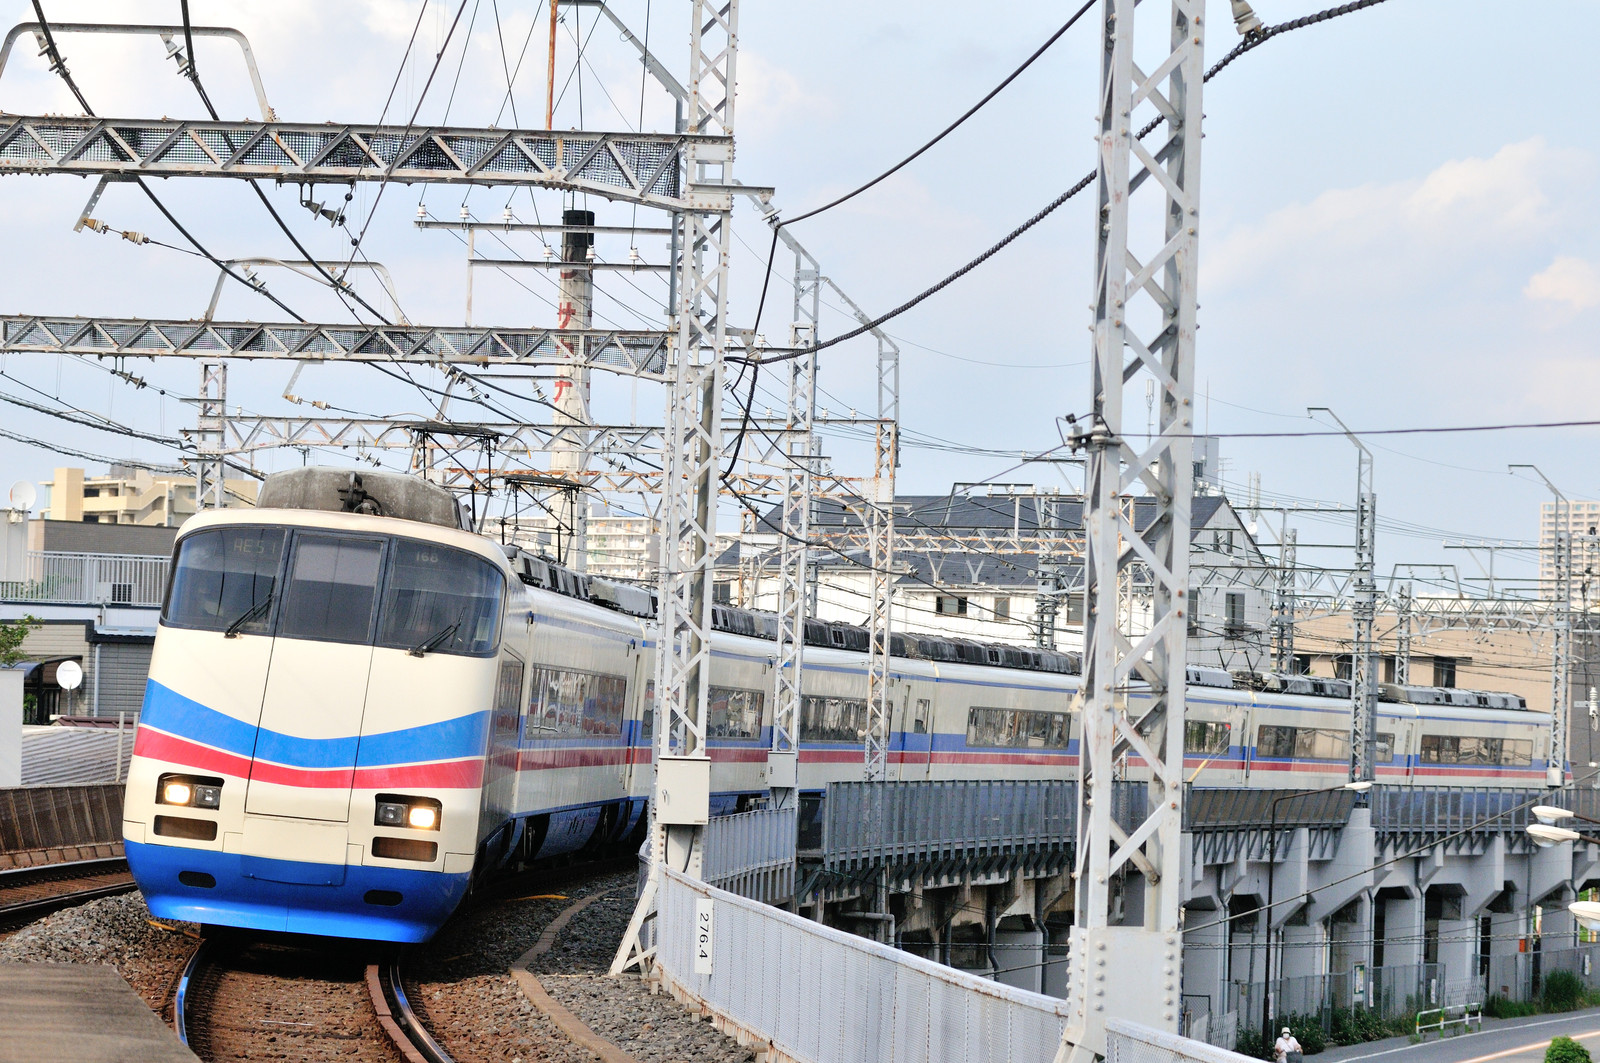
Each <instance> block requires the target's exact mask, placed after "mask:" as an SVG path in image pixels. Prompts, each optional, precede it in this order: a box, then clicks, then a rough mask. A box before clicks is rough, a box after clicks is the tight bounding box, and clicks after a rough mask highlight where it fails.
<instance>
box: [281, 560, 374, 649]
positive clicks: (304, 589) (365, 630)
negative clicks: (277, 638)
mask: <svg viewBox="0 0 1600 1063" xmlns="http://www.w3.org/2000/svg"><path fill="white" fill-rule="evenodd" d="M382 571H383V540H381V539H352V538H348V537H346V536H342V535H307V534H304V533H301V534H299V535H296V536H295V544H294V563H293V564H292V565H291V566H290V569H289V586H288V587H287V588H286V590H285V593H284V597H283V616H282V619H280V620H279V621H278V634H280V635H284V636H286V637H288V638H292V639H317V640H319V641H322V642H371V641H372V606H373V603H374V601H375V600H376V598H377V597H378V576H379V575H380V574H381V573H382Z"/></svg>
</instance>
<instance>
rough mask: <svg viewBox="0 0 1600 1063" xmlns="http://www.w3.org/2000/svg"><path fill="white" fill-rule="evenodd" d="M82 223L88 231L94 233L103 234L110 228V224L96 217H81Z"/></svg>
mask: <svg viewBox="0 0 1600 1063" xmlns="http://www.w3.org/2000/svg"><path fill="white" fill-rule="evenodd" d="M83 224H84V226H85V227H86V228H87V229H88V230H89V231H90V232H95V233H102V234H103V233H105V232H106V231H107V230H108V229H110V226H108V225H107V224H106V223H105V222H103V221H100V220H99V219H98V218H85V219H83Z"/></svg>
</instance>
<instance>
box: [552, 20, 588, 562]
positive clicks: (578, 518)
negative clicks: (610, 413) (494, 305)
mask: <svg viewBox="0 0 1600 1063" xmlns="http://www.w3.org/2000/svg"><path fill="white" fill-rule="evenodd" d="M550 6H551V8H552V10H553V9H554V8H555V4H554V3H553V2H552V3H551V5H550ZM561 224H562V226H563V231H562V233H561V289H560V294H559V295H558V297H557V302H556V327H557V328H558V329H584V330H587V329H589V328H590V327H592V326H593V324H594V271H593V270H592V269H590V268H589V259H590V257H591V256H592V255H593V254H594V212H593V211H591V210H568V211H565V212H563V213H562V215H561ZM574 353H575V352H571V351H570V348H569V357H568V359H567V360H566V361H564V362H562V363H561V365H560V368H559V369H558V370H557V373H556V380H555V403H554V405H555V425H556V427H557V428H572V429H574V430H573V431H570V432H565V433H562V435H561V439H562V443H561V445H560V446H558V447H556V448H555V449H552V450H551V451H550V471H551V472H552V473H553V474H555V475H556V476H559V477H562V478H564V479H568V480H571V481H572V486H571V487H570V488H567V489H565V490H562V491H560V492H558V493H557V496H556V527H557V528H558V529H560V530H561V531H564V532H565V533H566V534H565V537H564V546H565V550H564V551H563V552H562V555H561V563H562V564H564V565H566V566H567V567H568V568H571V569H574V570H576V571H578V572H587V571H588V569H589V500H588V498H587V497H586V496H585V494H584V491H583V481H582V476H583V473H584V472H586V471H587V469H588V464H589V461H588V457H589V455H588V433H587V432H584V431H582V430H581V427H580V426H582V425H587V424H589V423H591V421H592V420H593V418H592V416H591V414H590V412H589V367H588V366H586V365H584V364H583V362H582V360H581V359H579V358H577V357H573V356H572V354H574Z"/></svg>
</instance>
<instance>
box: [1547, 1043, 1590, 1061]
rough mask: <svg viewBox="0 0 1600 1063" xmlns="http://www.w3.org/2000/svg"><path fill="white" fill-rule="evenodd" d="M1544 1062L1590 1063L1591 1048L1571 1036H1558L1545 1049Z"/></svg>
mask: <svg viewBox="0 0 1600 1063" xmlns="http://www.w3.org/2000/svg"><path fill="white" fill-rule="evenodd" d="M1544 1063H1589V1050H1588V1049H1587V1048H1585V1047H1583V1046H1582V1045H1580V1044H1579V1043H1578V1042H1576V1041H1574V1040H1573V1039H1572V1038H1570V1037H1557V1038H1556V1039H1555V1040H1553V1041H1551V1042H1550V1047H1549V1048H1547V1049H1545V1050H1544Z"/></svg>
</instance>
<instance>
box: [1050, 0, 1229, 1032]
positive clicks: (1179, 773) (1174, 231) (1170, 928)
mask: <svg viewBox="0 0 1600 1063" xmlns="http://www.w3.org/2000/svg"><path fill="white" fill-rule="evenodd" d="M1143 10H1144V12H1145V16H1146V20H1145V21H1146V25H1145V28H1144V30H1143V39H1144V44H1145V47H1144V48H1143V49H1142V51H1141V54H1140V59H1139V62H1138V63H1135V61H1134V33H1135V23H1136V21H1137V20H1136V17H1135V15H1136V7H1135V0H1105V4H1104V8H1103V18H1102V19H1101V20H1100V26H1101V30H1102V40H1101V45H1102V49H1101V57H1102V58H1101V66H1100V91H1099V93H1098V95H1097V97H1096V99H1097V101H1098V114H1097V116H1096V118H1097V123H1098V128H1097V131H1096V143H1097V169H1098V174H1097V190H1098V199H1097V203H1096V210H1095V215H1094V235H1095V269H1094V273H1093V276H1094V277H1095V290H1094V296H1093V303H1092V306H1093V313H1094V318H1093V325H1092V328H1093V333H1094V357H1093V370H1092V376H1091V386H1092V395H1091V400H1092V401H1091V403H1090V407H1089V409H1090V414H1089V417H1088V419H1087V420H1078V421H1075V422H1074V423H1073V430H1072V443H1073V445H1074V447H1075V448H1081V449H1082V450H1084V451H1085V452H1086V457H1087V463H1086V466H1085V489H1084V516H1083V524H1084V532H1085V541H1086V549H1085V555H1084V571H1085V597H1084V602H1085V610H1084V655H1083V660H1084V668H1083V686H1082V690H1083V695H1082V696H1083V706H1082V713H1083V717H1082V720H1083V722H1082V739H1081V742H1080V746H1079V750H1080V753H1079V776H1080V782H1079V784H1078V843H1077V854H1076V867H1075V876H1074V878H1075V880H1076V903H1075V915H1076V925H1075V926H1074V927H1073V931H1072V950H1071V954H1070V955H1071V959H1070V970H1069V974H1068V985H1069V994H1068V1000H1069V1001H1070V1008H1071V1011H1070V1013H1069V1015H1068V1017H1067V1022H1066V1028H1065V1030H1064V1031H1063V1035H1062V1043H1061V1047H1060V1050H1059V1051H1058V1052H1057V1055H1056V1058H1057V1060H1058V1061H1059V1060H1073V1061H1080V1060H1087V1059H1089V1058H1091V1057H1093V1056H1096V1055H1104V1054H1105V1048H1106V1041H1105V1024H1106V1019H1107V1018H1109V1017H1111V1016H1127V1017H1129V1018H1135V1017H1136V1018H1137V1019H1138V1021H1140V1022H1143V1023H1146V1024H1148V1025H1151V1026H1155V1027H1157V1028H1160V1029H1163V1030H1165V1031H1167V1032H1169V1033H1175V1032H1176V1031H1177V1028H1178V1011H1179V993H1180V985H1179V978H1180V976H1179V969H1180V966H1181V964H1182V952H1183V934H1182V930H1181V928H1180V926H1179V921H1178V916H1179V905H1180V903H1181V900H1182V896H1181V895H1182V890H1183V845H1182V836H1181V833H1180V832H1181V831H1182V826H1183V821H1182V802H1183V729H1184V727H1183V725H1184V712H1185V694H1186V682H1187V635H1188V616H1189V610H1190V606H1191V604H1192V603H1191V602H1190V601H1189V535H1190V525H1191V519H1190V506H1191V501H1192V499H1193V494H1194V467H1193V463H1192V455H1193V442H1192V440H1193V436H1194V434H1195V424H1194V358H1195V313H1196V309H1197V307H1196V271H1197V269H1198V258H1197V255H1198V251H1199V232H1200V146H1201V139H1200V137H1201V130H1200V124H1201V100H1200V96H1201V84H1202V78H1203V76H1204V74H1205V66H1204V62H1205V49H1204V39H1205V30H1206V28H1207V27H1206V26H1205V3H1204V0H1173V3H1172V4H1171V5H1161V6H1160V8H1159V9H1158V7H1157V5H1155V4H1145V5H1143ZM1145 71H1152V73H1148V74H1147V73H1145ZM1147 117H1149V118H1155V117H1159V118H1160V119H1161V122H1160V123H1159V125H1158V124H1157V123H1154V122H1152V123H1151V124H1152V126H1153V127H1154V128H1153V129H1152V133H1153V134H1154V135H1153V137H1152V139H1151V142H1150V143H1149V144H1148V146H1147V145H1146V144H1144V143H1141V142H1140V141H1139V140H1138V139H1137V137H1136V135H1135V131H1136V130H1137V129H1138V128H1139V126H1140V125H1141V124H1143V123H1144V121H1145V120H1146V118H1147ZM1151 178H1154V179H1153V180H1152V179H1151ZM1134 197H1137V198H1134ZM1135 204H1137V207H1135ZM1139 377H1144V378H1146V379H1150V380H1154V381H1155V390H1156V399H1157V401H1156V411H1157V412H1156V426H1155V438H1154V439H1153V440H1151V441H1150V443H1149V444H1148V445H1147V446H1145V447H1144V448H1143V449H1142V450H1136V449H1134V444H1133V442H1130V440H1129V438H1128V436H1127V434H1126V428H1127V426H1128V420H1129V418H1128V413H1129V409H1128V403H1127V399H1128V398H1129V389H1130V387H1131V388H1137V387H1138V386H1139V381H1138V378H1139ZM1133 394H1134V395H1137V391H1135V392H1134V393H1133ZM1134 416H1135V417H1136V416H1137V413H1135V414H1134ZM1134 431H1135V432H1137V428H1134ZM1131 489H1138V490H1139V492H1140V493H1141V494H1147V495H1149V496H1150V498H1151V501H1152V504H1151V506H1150V507H1149V509H1150V512H1149V518H1150V519H1149V520H1148V521H1144V522H1143V527H1142V528H1140V527H1137V526H1136V522H1135V505H1134V498H1135V497H1136V496H1135V495H1134V494H1132V493H1131ZM1141 508H1143V507H1141ZM1134 566H1142V567H1143V568H1144V570H1145V571H1146V572H1148V573H1149V582H1150V588H1151V603H1150V627H1149V630H1148V632H1133V631H1131V630H1124V629H1123V626H1122V625H1121V624H1120V623H1119V618H1118V589H1119V582H1120V579H1121V577H1122V576H1123V575H1124V574H1125V573H1126V572H1128V571H1129V570H1130V569H1131V568H1132V567H1134ZM1135 683H1138V684H1140V685H1141V688H1142V689H1141V690H1140V693H1139V694H1138V695H1137V700H1134V697H1133V696H1132V695H1131V689H1130V688H1131V687H1132V686H1133V684H1135ZM1135 706H1137V708H1135ZM1130 753H1132V754H1137V755H1138V756H1140V757H1141V758H1143V760H1144V762H1145V764H1146V765H1147V770H1148V771H1149V773H1150V781H1149V783H1148V796H1149V801H1148V806H1147V807H1148V809H1149V812H1148V814H1147V815H1146V816H1145V817H1144V818H1143V819H1142V820H1141V819H1139V818H1137V817H1135V818H1134V819H1133V820H1132V821H1131V822H1121V823H1119V822H1117V821H1116V820H1114V819H1113V818H1112V810H1113V808H1114V807H1115V805H1116V801H1115V798H1114V794H1113V790H1114V786H1115V777H1116V774H1117V763H1118V761H1119V759H1121V758H1122V757H1124V756H1125V755H1126V754H1130ZM1130 865H1131V866H1130ZM1114 880H1121V881H1123V882H1124V884H1125V893H1124V898H1125V901H1126V906H1125V907H1124V909H1123V910H1124V912H1126V913H1127V915H1126V918H1127V922H1126V923H1123V922H1122V921H1121V919H1120V918H1117V917H1116V916H1115V915H1114V913H1113V912H1112V889H1113V881H1114ZM1141 887H1142V888H1141Z"/></svg>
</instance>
